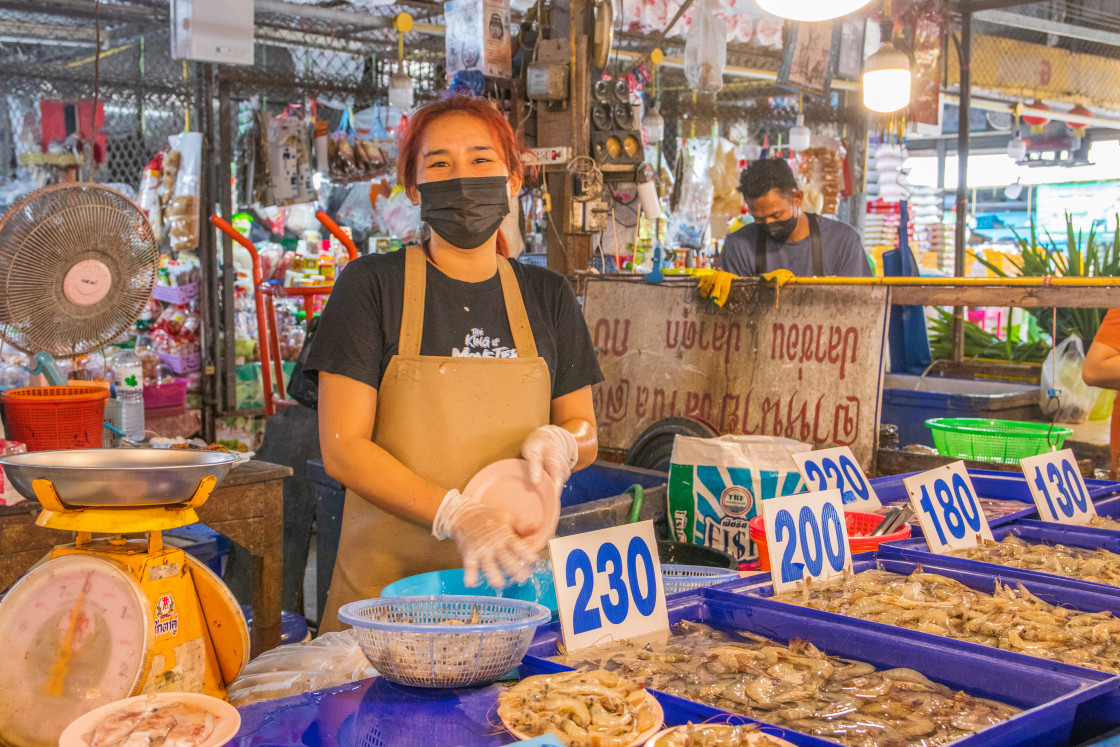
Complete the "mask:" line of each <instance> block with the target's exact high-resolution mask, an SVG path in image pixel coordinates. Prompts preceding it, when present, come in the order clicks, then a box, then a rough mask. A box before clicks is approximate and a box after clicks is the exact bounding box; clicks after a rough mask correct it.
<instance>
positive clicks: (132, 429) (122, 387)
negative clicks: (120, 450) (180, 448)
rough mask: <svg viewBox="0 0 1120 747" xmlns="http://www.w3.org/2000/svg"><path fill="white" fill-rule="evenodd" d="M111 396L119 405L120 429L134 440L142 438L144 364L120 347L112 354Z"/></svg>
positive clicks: (133, 353)
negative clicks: (112, 392)
mask: <svg viewBox="0 0 1120 747" xmlns="http://www.w3.org/2000/svg"><path fill="white" fill-rule="evenodd" d="M113 391H114V394H113V398H114V399H115V400H116V401H117V402H119V403H120V406H121V423H120V429H121V430H122V431H124V432H125V433H127V434H128V437H129V438H131V439H133V440H134V441H139V440H142V439H143V438H144V364H143V363H142V362H141V360H140V356H138V355H137V354H136V352H135V351H134V350H133V349H132V348H130V347H128V348H126V347H122V348H121V350H120V352H119V353H117V354H116V355H115V356H113Z"/></svg>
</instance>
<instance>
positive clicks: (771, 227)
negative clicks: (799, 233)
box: [761, 211, 801, 244]
mask: <svg viewBox="0 0 1120 747" xmlns="http://www.w3.org/2000/svg"><path fill="white" fill-rule="evenodd" d="M800 217H801V213H800V211H798V213H797V214H795V215H794V216H793V217H791V218H787V219H786V220H772V221H770V222H769V223H763V224H762V225H761V228H762V230H763V231H765V232H766V233H768V234H769V235H770V238H772V239H774V241H777V242H778V243H779V244H784V243H785V242H786V241H787V240H789V237H790V236H792V235H793V232H794V231H796V230H797V219H798V218H800Z"/></svg>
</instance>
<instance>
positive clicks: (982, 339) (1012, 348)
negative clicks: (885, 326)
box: [929, 309, 1050, 363]
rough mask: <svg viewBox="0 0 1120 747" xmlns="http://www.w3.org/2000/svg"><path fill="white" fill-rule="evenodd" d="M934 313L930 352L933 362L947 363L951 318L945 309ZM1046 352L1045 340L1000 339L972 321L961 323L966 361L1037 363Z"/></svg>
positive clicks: (951, 341) (951, 353) (930, 329)
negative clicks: (985, 360)
mask: <svg viewBox="0 0 1120 747" xmlns="http://www.w3.org/2000/svg"><path fill="white" fill-rule="evenodd" d="M937 314H938V316H937V318H936V319H934V320H932V321H931V322H930V325H929V349H930V353H932V354H933V358H934V360H938V359H944V360H948V359H950V358H952V356H953V332H952V328H953V315H952V313H950V312H948V311H945V310H944V309H937ZM1049 352H1050V345H1049V344H1048V343H1047V342H1046V341H1044V340H1033V341H1029V342H1019V341H1017V340H1015V339H1013V338H1009V339H1006V340H1003V339H1000V338H999V337H996V336H995V335H993V334H992V333H991V332H988V331H987V330H985V329H984V328H983V327H981V326H980V325H978V324H976V323H974V322H965V323H964V357H965V358H987V359H989V360H997V361H1014V362H1016V363H1040V362H1042V361H1043V360H1045V359H1046V354H1047V353H1049Z"/></svg>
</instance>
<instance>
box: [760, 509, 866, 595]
mask: <svg viewBox="0 0 1120 747" xmlns="http://www.w3.org/2000/svg"><path fill="white" fill-rule="evenodd" d="M762 521H763V525H764V526H765V527H766V551H767V552H768V553H769V555H770V576H771V578H773V580H774V591H775V592H783V591H788V590H790V589H793V588H796V587H797V582H798V581H802V580H803V579H806V578H813V579H820V580H822V581H823V580H826V579H830V578H835V577H836V576H839V575H841V574H843V573H844V569H845V568H847V569H851V567H852V551H851V549H850V548H849V547H848V528H847V526H846V524H845V523H844V501H843V498H842V497H841V495H840V491H839V490H837V489H836V488H833V489H831V490H825V491H823V492H818V493H795V494H793V495H787V496H783V497H781V498H769V499H767V500H765V501H763V502H762Z"/></svg>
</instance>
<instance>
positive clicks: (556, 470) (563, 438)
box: [521, 425, 579, 494]
mask: <svg viewBox="0 0 1120 747" xmlns="http://www.w3.org/2000/svg"><path fill="white" fill-rule="evenodd" d="M521 456H522V457H524V459H525V461H527V462H528V463H529V477H530V479H531V480H532V481H533V482H534V483H536V484H538V485H539V484H540V482H541V479H542V478H543V477H544V476H545V475H548V478H549V479H550V480H551V481H552V483H553V484H554V485H555V486H556V492H557V494H559V493H560V491H561V490H563V489H564V484H565V483H566V482H568V478H569V477H571V476H572V468H573V467H575V466H576V461H577V460H578V459H579V444H578V443H577V442H576V437H575V436H574V435H572V434H571V433H570V432H569V431H567V430H565V429H564V428H561V427H560V426H558V425H542V426H541V427H540V428H537V429H536V430H534V431H533V432H532V433H530V434H529V436H528V437H527V438H526V439H525V441H524V442H523V443H522V444H521Z"/></svg>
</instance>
